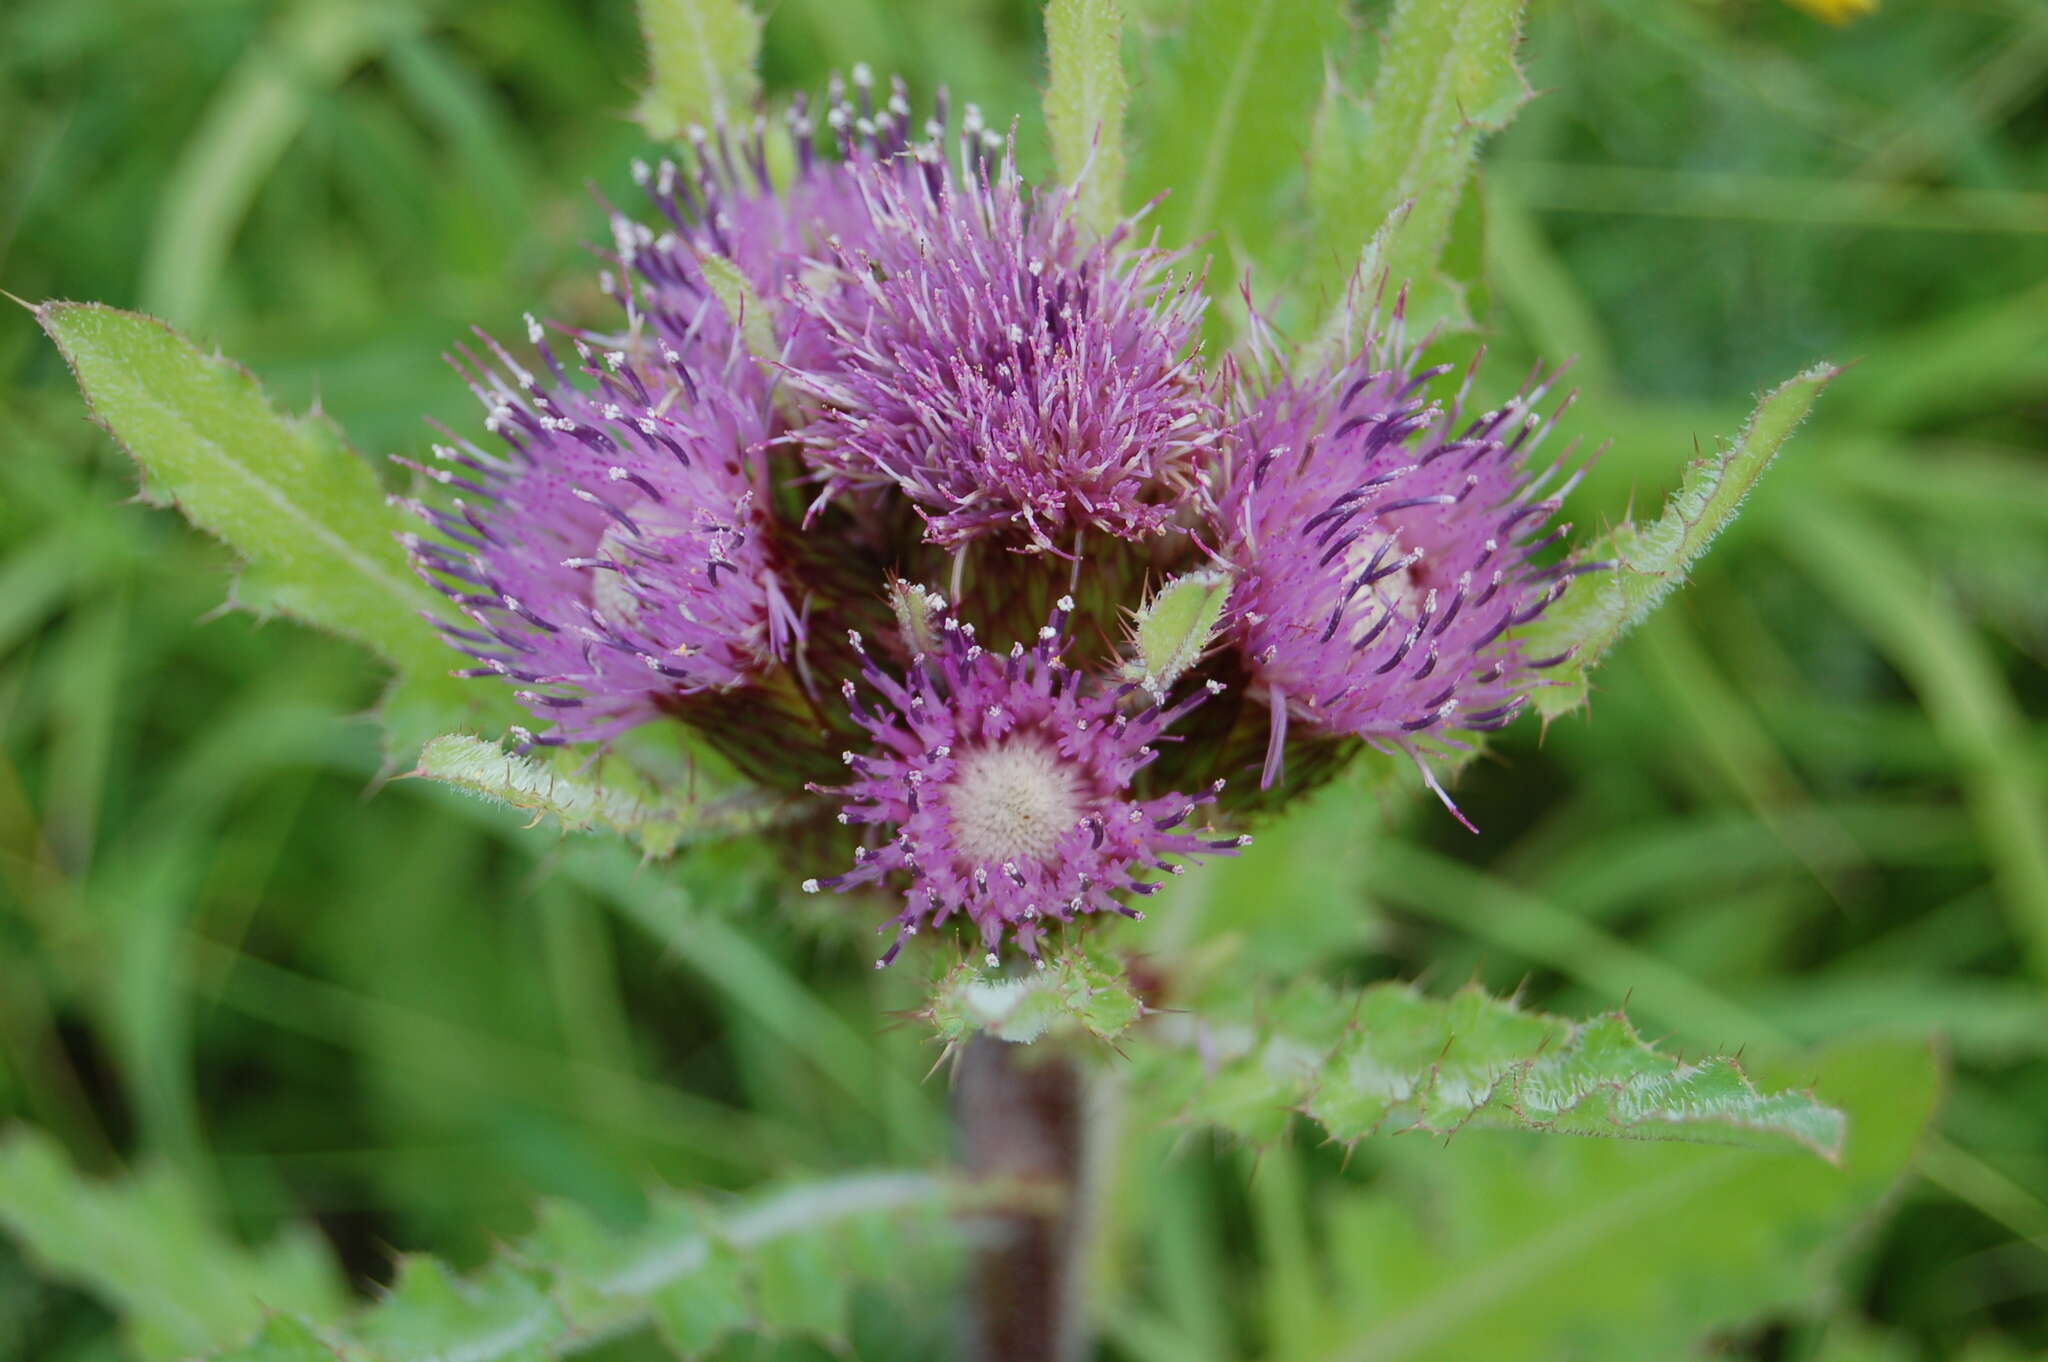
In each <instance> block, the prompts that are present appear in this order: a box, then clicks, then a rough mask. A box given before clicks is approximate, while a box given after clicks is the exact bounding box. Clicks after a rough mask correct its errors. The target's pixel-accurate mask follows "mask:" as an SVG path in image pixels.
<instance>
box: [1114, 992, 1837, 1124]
mask: <svg viewBox="0 0 2048 1362" xmlns="http://www.w3.org/2000/svg"><path fill="white" fill-rule="evenodd" d="M1151 1034H1152V1035H1153V1036H1155V1037H1157V1038H1160V1039H1167V1040H1177V1041H1179V1042H1182V1047H1181V1048H1179V1049H1172V1048H1166V1049H1159V1050H1157V1051H1156V1053H1155V1061H1156V1063H1157V1064H1158V1066H1159V1074H1158V1081H1159V1082H1160V1083H1161V1084H1162V1085H1164V1086H1165V1087H1166V1088H1167V1089H1168V1090H1170V1091H1171V1093H1172V1097H1171V1098H1170V1099H1169V1105H1171V1104H1172V1103H1173V1102H1178V1103H1179V1104H1181V1105H1182V1106H1183V1108H1184V1110H1185V1113H1186V1115H1187V1116H1188V1118H1190V1119H1193V1120H1198V1121H1203V1122H1207V1123H1210V1124H1214V1125H1218V1126H1221V1127H1223V1128H1224V1129H1227V1130H1231V1131H1233V1132H1235V1133H1237V1134H1240V1135H1243V1136H1245V1137H1246V1138H1249V1139H1254V1140H1266V1139H1271V1138H1272V1137H1274V1136H1275V1135H1277V1134H1278V1133H1279V1132H1280V1131H1281V1130H1282V1129H1284V1127H1285V1124H1286V1118H1287V1115H1288V1113H1290V1112H1294V1111H1300V1112H1302V1113H1303V1114H1305V1115H1307V1116H1309V1117H1311V1118H1312V1119H1314V1120H1315V1121H1317V1122H1319V1123H1320V1124H1321V1125H1322V1126H1323V1127H1324V1128H1325V1129H1326V1130H1327V1131H1328V1132H1329V1134H1330V1137H1331V1138H1332V1139H1334V1140H1338V1141H1340V1142H1343V1143H1347V1144H1348V1143H1351V1142H1353V1141H1356V1140H1360V1139H1363V1138H1365V1137H1366V1136H1368V1135H1371V1134H1373V1133H1375V1132H1377V1131H1383V1130H1385V1131H1401V1130H1427V1131H1435V1132H1438V1133H1443V1134H1448V1133H1451V1132H1453V1131H1456V1130H1460V1129H1463V1128H1465V1127H1467V1126H1475V1127H1494V1128H1502V1129H1519V1130H1540V1131H1555V1132H1562V1133H1567V1134H1576V1135H1607V1136H1618V1137H1623V1138H1628V1139H1640V1140H1692V1141H1699V1142H1703V1143H1711V1144H1735V1145H1748V1146H1754V1147H1760V1148H1800V1149H1806V1150H1810V1151H1812V1152H1814V1153H1816V1154H1819V1155H1821V1156H1822V1157H1824V1158H1828V1159H1835V1158H1837V1157H1839V1155H1840V1153H1841V1148H1842V1140H1843V1133H1844V1132H1843V1118H1842V1114H1841V1112H1839V1111H1837V1110H1835V1109H1834V1108H1832V1107H1829V1106H1826V1105H1824V1104H1822V1103H1820V1102H1818V1101H1816V1100H1815V1099H1814V1098H1813V1097H1812V1096H1811V1095H1810V1094H1806V1093H1790V1092H1787V1093H1773V1094H1765V1093H1761V1092H1759V1091H1758V1090H1757V1089H1756V1087H1755V1085H1754V1084H1752V1083H1751V1082H1750V1080H1749V1078H1748V1076H1747V1075H1745V1074H1744V1073H1743V1071H1742V1068H1741V1066H1740V1065H1739V1064H1738V1063H1737V1062H1736V1061H1735V1060H1734V1059H1732V1058H1728V1057H1726V1056H1710V1057H1708V1058H1705V1059H1701V1060H1697V1061H1692V1062H1687V1061H1684V1060H1679V1059H1674V1058H1672V1057H1671V1056H1668V1055H1664V1054H1660V1053H1659V1052H1658V1051H1657V1050H1655V1049H1654V1048H1653V1047H1651V1046H1650V1045H1648V1044H1646V1043H1645V1042H1644V1041H1643V1040H1642V1038H1641V1037H1640V1036H1638V1035H1637V1034H1636V1032H1635V1028H1634V1027H1632V1026H1630V1025H1629V1023H1628V1021H1627V1020H1626V1019H1625V1018H1623V1017H1622V1016H1621V1015H1619V1014H1618V1013H1617V1014H1610V1015H1606V1016H1601V1017H1595V1018H1593V1019H1592V1020H1590V1021H1584V1022H1572V1021H1567V1020H1565V1019H1564V1018H1561V1017H1553V1016H1548V1015H1546V1014H1543V1013H1539V1012H1528V1011H1524V1010H1523V1009H1521V1008H1519V1007H1517V1006H1516V1005H1515V1004H1514V1003H1513V1002H1511V1001H1505V1000H1501V999H1497V998H1493V997H1490V996H1488V995H1487V994H1486V993H1485V992H1484V991H1483V990H1482V989H1480V988H1478V987H1476V986H1473V987H1467V988H1464V989H1461V990H1459V991H1458V992H1457V993H1456V994H1454V995H1452V996H1451V997H1450V998H1448V999H1435V998H1429V997H1425V996H1424V995H1423V994H1421V993H1420V992H1418V991H1417V990H1416V989H1414V988H1412V987H1409V986H1407V985H1402V984H1379V985H1375V986H1373V987H1371V988H1368V989H1365V990H1364V991H1363V992H1361V993H1357V994H1353V995H1349V996H1346V995H1343V994H1340V993H1337V992H1335V991H1332V990H1330V989H1327V988H1325V987H1323V986H1321V985H1319V984H1304V985H1300V986H1297V987H1295V988H1293V989H1290V990H1289V991H1288V992H1286V993H1285V994H1283V995H1281V996H1280V997H1279V998H1278V999H1276V1000H1274V1001H1273V1002H1272V1003H1271V1004H1270V1005H1269V1006H1268V1007H1267V1008H1266V1009H1265V1011H1264V1015H1263V1016H1262V1017H1261V1018H1260V1019H1259V1020H1258V1021H1257V1022H1255V1023H1253V1024H1251V1025H1240V1026H1230V1027H1226V1026H1213V1025H1210V1024H1207V1023H1205V1022H1202V1021H1199V1020H1197V1019H1195V1018H1193V1017H1190V1016H1187V1015H1184V1014H1169V1015H1165V1016H1162V1017H1161V1018H1160V1019H1159V1021H1158V1022H1157V1023H1155V1024H1154V1027H1153V1030H1152V1032H1151Z"/></svg>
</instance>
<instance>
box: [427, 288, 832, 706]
mask: <svg viewBox="0 0 2048 1362" xmlns="http://www.w3.org/2000/svg"><path fill="white" fill-rule="evenodd" d="M664 320H665V321H669V322H672V321H673V319H672V318H665V319H664ZM656 329H657V330H658V331H661V332H663V333H664V338H663V339H662V340H660V341H659V342H658V344H659V345H660V347H661V354H660V356H659V358H652V357H648V356H645V355H635V354H633V353H631V352H629V351H628V350H626V349H606V350H605V351H604V352H603V354H602V358H600V357H599V353H598V351H597V350H595V349H593V347H592V346H591V345H590V344H589V342H588V341H587V340H585V339H583V338H581V337H579V338H577V340H576V342H575V347H576V352H577V355H578V358H579V361H580V364H581V371H580V374H579V375H578V376H577V377H580V378H581V379H583V380H584V382H582V383H579V382H577V381H576V380H575V379H574V378H572V377H571V374H570V372H569V371H568V370H567V369H566V368H565V367H564V365H563V364H562V362H561V360H560V358H559V357H558V356H557V354H556V353H555V350H554V347H553V346H551V345H550V344H549V343H548V341H547V340H546V337H545V333H544V332H543V331H542V329H541V327H540V325H539V324H538V323H535V322H530V323H529V336H530V338H531V340H532V341H533V343H534V344H535V346H536V347H537V348H538V350H539V353H540V355H541V357H542V359H543V361H544V362H545V364H546V366H547V368H548V369H549V371H550V372H551V373H552V374H553V376H554V378H555V381H554V382H552V383H543V382H541V381H540V380H539V379H537V378H536V377H535V376H534V375H533V374H532V373H531V372H529V371H527V370H526V369H525V368H524V367H523V366H521V365H520V364H519V363H518V361H517V360H515V359H513V358H512V356H511V355H510V354H509V353H508V352H506V351H505V350H504V349H503V348H502V347H500V346H498V345H496V344H495V343H490V348H491V350H492V351H493V352H494V354H495V356H496V358H497V359H498V361H499V364H500V365H501V366H502V368H503V369H504V370H505V371H506V372H509V373H510V374H511V375H512V381H511V382H507V381H506V379H505V378H504V377H503V375H502V374H500V373H498V372H494V371H491V370H487V369H483V368H482V367H481V365H479V366H478V370H477V372H475V373H474V374H473V375H472V377H471V382H472V387H473V389H474V390H475V391H476V393H477V395H478V397H479V398H480V399H482V400H483V402H484V404H485V406H486V407H487V408H488V409H489V411H490V416H489V417H488V418H487V420H486V423H485V424H486V425H487V426H488V427H489V428H490V429H491V430H492V431H493V432H495V433H496V434H497V435H498V436H499V437H500V438H501V439H502V440H504V442H505V443H506V445H507V446H508V447H509V456H508V457H504V458H500V457H496V456H493V455H491V454H488V453H486V452H485V451H483V450H482V449H481V448H479V447H478V446H476V445H475V444H473V443H470V442H468V441H461V440H458V441H457V442H456V444H455V445H453V446H444V447H440V448H438V449H437V453H438V454H439V456H440V459H441V464H440V466H438V467H433V468H423V469H421V470H420V471H421V472H423V473H424V474H425V475H426V476H427V477H428V478H429V479H431V480H433V481H436V482H439V483H441V484H443V485H446V486H450V487H453V488H454V489H456V490H457V491H458V492H459V493H461V494H463V495H460V496H458V497H457V498H455V499H454V501H453V502H452V506H451V508H450V509H447V510H443V509H439V508H434V507H425V506H422V507H419V508H418V509H419V511H420V514H422V515H423V516H425V517H426V518H427V519H428V520H429V521H430V522H431V523H432V524H434V525H435V526H436V527H437V528H438V529H439V530H440V531H441V538H440V539H438V540H433V539H426V538H422V537H419V536H412V537H410V538H409V539H408V541H407V545H408V547H409V548H410V549H411V551H412V554H413V559H414V562H415V564H416V565H417V566H418V567H419V569H420V570H421V571H422V573H423V574H424V575H425V576H427V578H428V580H430V581H432V582H433V583H434V584H435V585H437V586H439V587H440V588H442V589H443V590H444V591H446V592H447V593H448V595H449V596H450V598H451V599H453V600H454V602H455V603H456V605H457V606H458V607H460V608H461V609H462V611H463V612H464V613H465V614H466V615H467V616H468V617H469V619H470V620H471V622H472V623H473V624H474V626H475V627H474V628H473V629H470V628H457V627H454V626H449V625H444V626H443V628H444V630H445V632H447V633H448V634H449V636H450V637H451V638H452V639H453V640H454V641H455V642H456V643H457V644H458V646H460V647H462V648H463V649H464V650H465V651H467V652H469V653H471V654H472V655H473V656H474V657H476V658H477V660H478V662H479V664H480V665H479V666H477V667H475V668H473V669H471V674H473V675H490V674H497V675H502V676H505V677H508V678H510V679H512V680H513V681H515V682H517V683H519V684H520V685H521V686H522V687H524V689H522V690H521V691H520V692H519V694H520V698H521V700H523V701H524V702H525V703H526V704H527V705H528V707H529V708H531V709H533V710H534V712H535V713H536V714H537V715H540V716H542V717H545V718H547V719H550V720H552V721H553V722H554V725H555V730H554V732H553V733H551V734H548V735H545V736H543V737H541V738H539V739H537V741H541V742H546V743H561V742H566V741H570V740H577V741H601V740H603V739H606V738H609V737H611V736H613V735H615V734H616V733H618V732H620V731H621V730H623V729H625V728H628V727H631V726H632V725H634V724H636V723H640V722H643V721H644V720H646V719H649V718H652V717H653V716H654V715H655V714H656V713H658V712H659V710H660V709H661V707H662V706H663V704H664V703H667V702H669V701H671V700H673V699H674V698H676V697H681V696H687V695H691V694H695V693H698V692H702V691H712V690H730V689H733V688H736V687H739V686H743V685H746V684H747V683H748V682H749V681H751V680H752V679H754V678H755V677H757V676H758V675H760V674H761V673H762V672H763V671H765V670H766V669H767V668H768V667H770V666H771V665H773V664H774V663H775V662H776V661H778V660H780V659H783V658H786V657H788V656H789V655H790V653H791V651H792V649H793V648H794V647H795V646H796V644H797V643H798V641H799V640H800V639H801V636H802V633H803V626H802V622H801V620H800V619H799V618H798V615H797V612H796V610H795V608H794V607H793V605H792V603H791V601H790V599H789V596H788V593H787V591H786V589H785V587H784V585H783V582H782V578H781V574H780V571H779V568H778V565H777V562H776V555H775V553H774V551H773V549H772V548H771V547H770V545H769V542H768V534H767V529H768V519H767V516H766V513H765V506H764V501H765V498H766V496H767V495H768V492H769V489H768V486H767V483H766V480H765V473H766V470H765V467H764V465H763V462H762V459H761V456H760V454H759V453H758V447H759V445H760V443H761V442H762V440H763V439H764V438H765V436H766V429H765V427H764V424H763V419H764V418H763V412H764V404H763V402H762V401H761V400H760V398H759V396H758V395H757V393H756V391H755V390H756V389H758V387H759V386H760V385H759V380H758V379H757V378H756V377H755V375H754V371H755V369H756V368H757V366H756V363H755V361H754V360H753V358H752V357H751V356H749V355H748V354H747V353H746V352H745V350H744V349H743V348H741V347H740V346H739V345H738V344H737V342H736V340H735V338H734V336H733V334H732V332H731V330H730V328H718V329H717V330H715V331H714V330H712V329H709V328H706V329H701V330H699V331H698V332H697V333H696V334H694V335H691V334H687V328H682V329H681V330H682V331H683V332H684V334H679V335H678V336H677V337H676V339H677V340H678V341H680V342H681V343H683V344H685V345H687V346H688V351H687V354H686V353H685V352H681V351H677V350H675V349H672V348H670V344H669V341H668V339H667V338H666V334H665V333H666V331H667V330H668V329H669V328H668V327H666V326H662V325H657V327H656ZM472 499H473V500H472Z"/></svg>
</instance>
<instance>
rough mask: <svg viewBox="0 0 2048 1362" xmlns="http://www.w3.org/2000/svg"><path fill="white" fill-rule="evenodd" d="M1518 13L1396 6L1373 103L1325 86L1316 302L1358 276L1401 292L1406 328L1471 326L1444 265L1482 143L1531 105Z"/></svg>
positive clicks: (1490, 5)
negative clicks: (1382, 278) (1518, 59)
mask: <svg viewBox="0 0 2048 1362" xmlns="http://www.w3.org/2000/svg"><path fill="white" fill-rule="evenodd" d="M1522 9H1523V0H1478V2H1477V3H1468V2H1467V0H1400V3H1398V4H1397V5H1395V7H1394V13H1393V17H1392V20H1391V21H1390V22H1389V24H1388V28H1387V36H1386V40H1385V42H1384V44H1383V46H1382V49H1381V53H1380V64H1379V76H1378V78H1377V80H1376V81H1375V83H1374V85H1373V91H1372V96H1371V99H1370V101H1369V102H1365V103H1361V102H1360V101H1359V100H1357V99H1356V98H1355V97H1354V96H1352V95H1351V94H1350V93H1348V92H1347V91H1346V90H1345V89H1344V88H1343V86H1342V84H1341V82H1339V81H1336V80H1331V81H1329V82H1328V83H1327V84H1326V85H1325V86H1324V89H1323V99H1322V105H1321V108H1320V109H1319V110H1318V111H1317V114H1316V124H1315V139H1314V144H1313V145H1314V152H1313V154H1312V155H1311V156H1310V158H1309V204H1310V212H1311V218H1312V222H1313V224H1314V231H1315V241H1316V250H1315V253H1314V255H1313V257H1312V259H1311V262H1310V267H1309V269H1310V275H1309V280H1308V282H1309V283H1310V285H1311V288H1310V290H1309V291H1310V292H1311V293H1312V294H1313V293H1318V292H1319V293H1321V294H1323V295H1325V296H1335V295H1336V294H1337V293H1338V292H1339V291H1340V290H1342V289H1343V288H1344V286H1345V281H1346V279H1347V277H1348V276H1349V275H1350V274H1351V273H1352V272H1353V271H1354V270H1356V271H1358V272H1359V273H1360V274H1361V276H1362V282H1363V283H1365V284H1367V285H1370V283H1371V281H1372V278H1373V277H1374V276H1377V275H1378V274H1380V273H1382V272H1384V273H1385V275H1386V276H1387V278H1388V279H1389V280H1390V282H1391V283H1392V285H1393V287H1394V288H1396V289H1399V288H1401V287H1404V286H1405V287H1407V288H1408V289H1409V306H1408V315H1409V317H1410V318H1411V319H1412V320H1415V321H1417V322H1419V323H1421V324H1422V325H1425V326H1427V325H1431V324H1434V323H1437V322H1449V323H1452V324H1454V325H1460V326H1468V325H1470V324H1471V316H1470V314H1469V311H1468V309H1467V302H1466V298H1465V285H1466V283H1467V282H1468V281H1466V280H1462V279H1451V278H1447V277H1446V276H1445V275H1444V274H1443V273H1442V272H1441V270H1440V263H1441V261H1442V259H1443V255H1444V249H1445V246H1446V245H1447V244H1448V242H1449V241H1450V238H1451V226H1452V221H1453V219H1454V217H1455V216H1456V214H1457V210H1458V205H1459V203H1460V200H1461V198H1462V197H1463V195H1464V193H1465V187H1466V182H1467V181H1468V180H1469V179H1470V178H1471V175H1472V167H1473V164H1474V162H1475V161H1476V159H1477V157H1478V150H1479V142H1480V139H1481V138H1483V137H1484V136H1486V135H1487V134H1488V133H1492V132H1498V131H1500V130H1501V129H1502V128H1504V127H1506V126H1507V124H1508V122H1509V120H1510V119H1512V118H1513V117H1514V115H1515V112H1516V110H1518V109H1520V108H1521V106H1522V105H1523V104H1524V103H1526V102H1527V101H1528V99H1529V98H1530V91H1529V86H1528V82H1527V81H1525V80H1524V79H1523V78H1522V73H1521V70H1520V69H1519V68H1518V67H1517V66H1516V65H1515V60H1514V54H1515V43H1516V41H1517V39H1518V38H1519V36H1520V33H1521V26H1522ZM1382 228H1385V229H1386V234H1385V236H1384V237H1383V238H1381V239H1380V240H1379V241H1378V243H1377V249H1373V247H1374V242H1375V236H1376V234H1378V233H1379V232H1380V231H1381V229H1382ZM1342 311H1343V309H1341V308H1340V309H1338V312H1339V313H1340V314H1341V312H1342Z"/></svg>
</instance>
